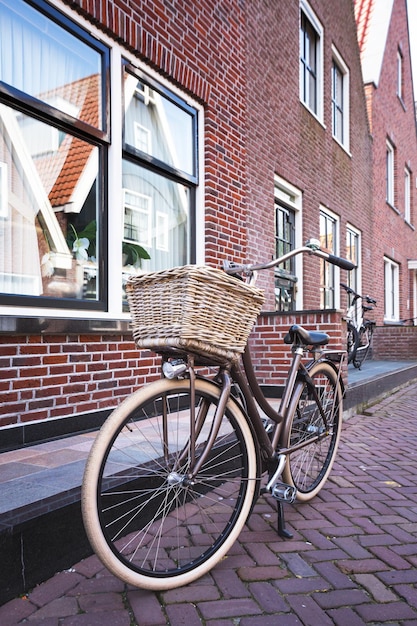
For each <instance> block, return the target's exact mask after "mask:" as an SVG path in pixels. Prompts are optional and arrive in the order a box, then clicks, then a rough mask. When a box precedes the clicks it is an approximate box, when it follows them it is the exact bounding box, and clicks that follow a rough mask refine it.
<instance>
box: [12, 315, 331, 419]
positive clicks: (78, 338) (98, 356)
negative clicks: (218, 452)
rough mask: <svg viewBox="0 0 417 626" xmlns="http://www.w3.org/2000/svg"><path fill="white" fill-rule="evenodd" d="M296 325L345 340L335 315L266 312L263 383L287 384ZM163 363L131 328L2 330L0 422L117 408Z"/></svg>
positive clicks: (256, 350) (256, 336) (260, 359)
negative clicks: (290, 335) (111, 331)
mask: <svg viewBox="0 0 417 626" xmlns="http://www.w3.org/2000/svg"><path fill="white" fill-rule="evenodd" d="M294 323H301V324H304V325H305V326H306V328H308V329H309V330H318V329H320V330H322V331H324V332H328V333H329V334H330V335H331V337H332V339H331V342H330V344H329V347H331V348H332V349H340V348H341V346H342V345H343V337H344V334H343V326H342V325H340V326H339V324H340V315H339V314H337V313H320V312H318V313H305V314H302V315H300V316H295V315H284V316H282V315H278V316H277V315H271V316H267V315H266V316H262V317H261V318H260V320H259V324H258V325H257V326H256V328H255V330H254V333H253V336H252V337H251V346H252V354H253V359H254V363H255V365H256V373H257V376H258V377H259V382H260V383H261V384H265V385H270V384H277V385H281V384H283V382H284V379H285V372H286V371H287V369H288V365H289V362H290V361H289V360H290V357H291V354H290V352H289V346H286V345H285V344H284V343H283V337H284V335H285V334H286V332H287V331H288V328H289V327H290V326H291V325H292V324H294ZM159 363H160V360H159V358H158V357H155V355H153V354H152V353H151V352H149V351H139V350H137V349H136V348H135V345H134V343H133V341H132V340H131V335H130V333H127V334H118V335H116V334H115V335H110V336H109V335H103V336H97V335H29V336H27V335H22V336H20V337H16V336H12V337H8V336H5V335H3V336H1V335H0V368H1V380H0V406H1V413H0V427H1V426H8V425H11V424H23V423H26V422H29V421H36V420H47V419H51V418H57V417H68V416H71V415H78V414H82V413H88V412H91V411H100V410H103V409H106V408H113V407H115V406H117V405H118V404H119V403H120V402H121V401H122V400H123V399H124V398H125V397H126V396H127V395H129V394H130V393H131V392H132V391H134V390H135V389H136V388H138V387H139V386H141V385H143V384H146V383H149V382H151V381H152V380H156V379H157V378H159V376H160V373H159Z"/></svg>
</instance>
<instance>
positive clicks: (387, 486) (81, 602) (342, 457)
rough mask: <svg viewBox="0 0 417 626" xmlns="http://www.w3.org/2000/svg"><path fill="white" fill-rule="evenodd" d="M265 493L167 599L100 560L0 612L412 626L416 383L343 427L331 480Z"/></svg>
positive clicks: (83, 623) (42, 620) (416, 598)
mask: <svg viewBox="0 0 417 626" xmlns="http://www.w3.org/2000/svg"><path fill="white" fill-rule="evenodd" d="M285 510H286V518H287V525H288V528H289V529H290V530H291V531H292V532H293V533H294V537H293V539H292V540H283V539H281V538H279V537H278V535H277V534H276V531H275V524H276V512H275V508H274V502H273V501H270V500H266V499H264V498H261V499H260V500H259V502H258V503H257V505H256V507H255V510H254V512H253V514H252V516H251V518H250V519H249V521H248V524H247V526H246V527H245V529H244V530H243V532H242V533H241V536H240V538H239V541H238V542H237V543H236V544H235V546H234V548H233V549H232V551H231V552H230V554H229V555H228V557H227V558H225V559H224V560H223V561H222V562H221V563H220V564H219V565H218V566H217V567H216V568H215V569H214V570H212V572H211V573H210V574H208V575H206V576H205V577H204V578H202V579H200V580H199V581H197V582H195V583H193V584H191V585H189V586H187V587H183V588H179V589H176V590H172V591H167V592H166V593H152V592H148V591H143V590H138V589H134V588H131V587H128V586H126V585H124V584H123V583H122V582H120V581H119V580H117V579H116V578H114V577H113V576H112V575H110V574H109V573H108V572H107V571H106V570H105V569H103V567H102V565H101V564H100V563H99V561H98V560H97V558H96V557H90V558H88V559H86V560H84V561H82V562H80V563H76V564H75V565H74V566H73V567H72V568H71V569H70V570H68V571H64V572H60V573H58V574H56V575H55V576H54V577H53V578H51V579H50V580H48V581H47V582H45V583H43V584H40V585H39V586H38V587H36V588H35V589H33V590H32V591H31V592H30V593H29V594H28V595H27V596H25V597H23V598H18V599H15V600H12V601H10V602H8V603H7V604H4V605H3V606H2V607H0V624H1V625H2V626H12V625H13V624H23V623H28V624H30V625H32V626H35V625H36V624H42V625H45V626H58V625H60V626H95V625H100V626H106V625H109V626H183V625H184V626H201V625H202V624H204V625H206V626H237V625H239V626H293V625H295V624H304V625H306V626H310V625H311V626H326V625H327V624H336V625H337V626H359V625H361V624H366V625H374V624H386V625H388V626H393V625H397V624H398V625H401V626H411V625H412V624H414V625H417V567H416V566H417V382H415V383H413V384H411V385H409V386H408V387H406V388H404V389H402V390H401V391H399V392H397V393H395V394H392V395H391V396H390V397H388V398H386V399H385V400H383V401H382V402H380V403H378V404H377V405H375V406H374V407H372V408H371V409H368V411H367V412H366V415H355V416H353V417H351V418H350V419H349V420H348V421H347V422H346V423H345V425H344V431H343V433H342V442H341V446H340V449H339V454H338V458H337V461H336V463H335V466H334V470H333V473H332V475H331V477H330V479H329V481H328V482H327V484H326V485H325V487H324V489H323V490H322V492H321V493H320V494H319V496H317V497H316V498H315V499H314V501H313V502H311V503H309V504H298V505H295V506H288V507H286V509H285Z"/></svg>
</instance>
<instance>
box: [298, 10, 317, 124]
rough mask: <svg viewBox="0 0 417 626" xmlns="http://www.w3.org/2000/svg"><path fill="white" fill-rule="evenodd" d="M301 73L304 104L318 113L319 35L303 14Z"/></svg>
mask: <svg viewBox="0 0 417 626" xmlns="http://www.w3.org/2000/svg"><path fill="white" fill-rule="evenodd" d="M300 39H301V71H302V74H303V94H302V98H303V102H304V103H305V104H306V105H307V106H308V107H309V108H310V109H311V110H312V111H313V112H314V113H317V46H318V35H317V33H316V31H315V30H314V28H313V27H312V25H311V24H310V22H309V21H308V20H307V18H306V16H305V15H304V14H303V13H302V14H301V37H300Z"/></svg>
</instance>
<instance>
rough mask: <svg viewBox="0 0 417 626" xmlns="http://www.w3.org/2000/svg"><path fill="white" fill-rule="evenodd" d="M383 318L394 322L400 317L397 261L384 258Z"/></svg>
mask: <svg viewBox="0 0 417 626" xmlns="http://www.w3.org/2000/svg"><path fill="white" fill-rule="evenodd" d="M384 294H385V303H384V319H385V321H387V322H396V321H398V320H399V317H400V307H399V303H400V268H399V265H398V263H395V261H392V260H391V259H389V258H387V257H385V258H384Z"/></svg>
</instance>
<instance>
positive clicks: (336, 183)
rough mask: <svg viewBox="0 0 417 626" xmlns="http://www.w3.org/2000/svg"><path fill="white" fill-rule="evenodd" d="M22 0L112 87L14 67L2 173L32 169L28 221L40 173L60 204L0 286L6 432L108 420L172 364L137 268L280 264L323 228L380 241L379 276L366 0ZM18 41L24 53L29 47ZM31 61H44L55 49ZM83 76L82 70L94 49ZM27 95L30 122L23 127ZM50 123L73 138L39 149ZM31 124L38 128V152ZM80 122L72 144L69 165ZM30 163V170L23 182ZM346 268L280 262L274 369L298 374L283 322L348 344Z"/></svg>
mask: <svg viewBox="0 0 417 626" xmlns="http://www.w3.org/2000/svg"><path fill="white" fill-rule="evenodd" d="M18 5H19V6H18V8H17V10H16V12H15V11H14V9H13V7H12V5H10V6H9V3H8V2H6V3H4V4H3V8H2V11H3V12H4V14H5V15H4V16H3V18H4V19H3V20H2V21H3V24H5V25H7V24H8V22H7V20H11V21H12V22H13V23H14V24H17V25H18V28H17V31H16V32H18V33H22V38H21V41H23V39H24V37H23V35H24V34H25V30H24V29H25V28H28V27H27V26H26V25H22V24H21V22H23V21H24V20H21V17H22V16H25V17H26V13H27V12H28V11H30V13H32V12H35V13H36V15H38V16H41V18H42V20H45V22H46V23H47V25H48V29H49V28H51V32H52V31H53V28H52V27H54V28H57V29H58V31H57V32H58V33H59V35H60V36H55V37H51V43H50V45H49V47H45V48H43V47H42V50H43V55H44V58H43V60H42V68H43V71H44V72H45V73H48V65H47V63H48V62H50V59H49V57H50V58H51V59H54V60H55V62H56V63H57V64H58V65H59V59H60V58H61V57H60V56H59V55H58V56H57V54H56V53H57V52H60V53H61V50H60V48H59V46H58V48H59V50H56V49H55V47H54V46H56V43H55V42H56V41H61V37H62V47H63V48H65V50H64V52H62V57H63V59H67V61H68V58H69V57H71V59H72V58H73V57H76V56H77V55H78V54H79V56H80V58H81V59H83V62H84V64H85V63H86V61H84V60H85V59H86V58H88V59H89V60H90V57H91V67H94V68H96V69H95V70H94V71H98V74H97V75H98V78H99V85H100V88H99V89H97V88H96V91H95V95H93V97H92V98H93V100H94V98H95V100H94V101H95V103H96V108H95V109H94V113H93V112H92V111H93V107H91V105H89V106H88V107H87V104H86V100H84V101H83V105H82V106H81V104H78V100H76V99H75V96H74V95H71V97H70V95H69V91H70V90H69V87H68V86H69V84H71V85H72V86H73V85H75V82H76V81H75V79H74V78H73V76H72V74H71V76H70V75H69V76H68V78H66V81H67V82H66V83H65V84H64V85H62V84H60V85H59V89H58V87H57V86H56V85H50V84H49V85H46V84H43V81H42V80H40V79H39V82H38V84H36V78H35V79H34V85H32V83H31V81H29V80H28V79H26V78H25V79H24V80H23V82H22V81H21V82H18V79H17V78H16V76H17V72H15V73H14V74H13V71H12V72H11V73H10V75H0V81H1V82H0V102H1V107H0V109H1V112H2V117H0V121H1V122H2V132H3V138H5V139H4V141H3V144H2V146H1V147H2V151H0V165H1V164H3V170H1V169H0V173H1V172H2V171H3V180H4V179H5V176H4V173H5V172H7V171H8V172H13V175H12V176H10V177H8V179H7V180H8V181H9V182H8V185H9V194H8V196H9V199H11V200H10V206H11V207H12V208H11V209H10V211H11V213H12V209H13V211H15V214H18V216H19V219H23V218H24V216H23V217H22V216H21V215H20V213H21V212H22V211H21V210H20V211H19V209H15V208H14V206H12V199H13V198H14V197H15V196H16V195H18V193H20V194H21V195H22V194H23V192H22V191H21V189H25V190H26V191H25V194H27V195H28V196H30V198H35V200H36V201H37V202H39V204H40V205H41V206H42V208H41V209H39V213H37V217H36V219H35V222H34V221H33V218H31V219H30V220H29V219H28V218H27V216H26V218H27V219H28V222H29V224H26V230H27V231H28V237H29V239H28V241H29V240H30V238H32V239H31V240H32V243H33V237H34V235H33V232H34V231H33V226H34V224H35V226H36V228H37V230H36V233H37V234H36V237H37V239H36V241H37V242H38V244H39V251H38V252H36V250H35V253H34V257H33V258H36V254H37V255H38V257H39V261H40V262H42V263H43V266H42V268H41V270H42V271H40V272H39V271H38V274H39V276H37V275H35V274H34V273H33V272H32V269H33V268H31V267H29V266H30V263H28V260H27V259H25V258H24V259H23V260H20V259H18V260H16V255H15V256H13V254H15V252H14V251H15V248H16V247H17V248H22V241H21V239H20V235H19V237H18V238H17V239H16V237H15V233H14V235H13V236H14V239H13V238H12V241H14V242H15V243H14V246H15V247H14V248H13V246H11V248H12V249H11V255H12V261H11V262H10V261H9V265H8V266H7V267H6V265H4V267H3V266H1V261H2V259H1V258H0V273H1V272H3V276H4V277H6V278H7V280H8V281H9V282H6V278H5V279H4V281H3V283H1V282H0V285H2V287H1V291H2V294H1V295H0V308H1V314H2V321H1V324H0V367H1V370H2V376H1V381H0V394H1V399H0V401H1V404H2V409H1V413H0V426H2V427H4V428H3V429H2V439H3V446H4V447H7V446H13V445H20V444H23V443H30V442H31V441H34V440H36V439H38V438H43V437H45V436H60V435H62V434H65V433H66V432H71V431H73V430H78V429H83V428H93V427H95V426H96V425H97V424H99V423H101V421H102V420H103V418H104V417H105V415H106V414H107V413H108V411H109V410H110V409H111V408H112V407H113V406H115V405H116V404H117V403H118V402H119V401H120V400H121V399H122V398H123V397H125V396H126V395H127V394H128V393H130V392H131V391H132V390H133V389H134V388H136V387H137V386H138V385H141V384H143V383H144V382H147V381H149V380H152V379H154V378H155V377H158V375H159V374H158V366H157V361H155V359H154V357H153V355H152V354H150V353H148V352H143V353H141V354H139V353H138V351H137V350H135V347H134V344H133V342H132V339H131V334H130V330H129V322H128V314H127V312H126V307H125V301H124V296H123V290H122V284H123V281H124V279H125V277H126V275H128V274H129V273H135V272H137V271H141V269H145V270H147V269H149V270H153V269H162V267H167V266H172V265H180V264H183V263H186V262H192V263H194V262H197V263H207V264H210V265H214V266H219V264H220V263H221V261H222V260H223V259H224V258H234V259H235V260H238V261H239V260H240V261H242V260H249V261H254V260H264V259H268V258H271V256H272V255H275V254H276V253H277V251H279V250H282V249H286V248H285V246H294V245H298V244H301V243H303V242H304V241H305V240H306V239H307V238H309V237H319V238H321V241H322V244H323V245H325V246H326V247H327V248H329V249H331V250H332V251H333V252H335V253H336V254H340V255H341V256H350V257H352V258H355V255H360V256H358V261H361V263H360V269H359V270H358V272H357V273H356V280H358V281H359V284H360V285H361V287H363V290H364V291H365V290H367V291H372V289H371V285H373V280H374V267H373V263H372V246H373V231H372V221H373V218H372V211H373V204H372V186H371V185H369V181H370V180H372V147H373V142H372V138H371V136H370V134H369V127H368V119H367V114H366V102H365V95H364V90H363V83H362V76H361V65H360V56H359V48H358V45H357V36H356V24H355V16H354V10H353V5H352V2H351V1H350V0H342V1H341V2H339V3H338V7H337V11H335V10H334V3H333V2H332V1H331V0H316V1H314V2H313V1H311V2H309V3H308V2H306V1H305V0H301V1H299V0H292V1H291V2H289V3H288V2H285V3H284V2H275V1H272V0H271V1H269V2H260V1H259V2H258V0H255V1H254V2H248V3H243V2H241V1H240V0H231V1H229V2H219V1H214V0H213V1H211V0H210V1H209V0H207V1H204V2H200V3H198V4H190V3H187V2H184V1H180V0H178V1H174V2H171V3H163V2H158V1H155V2H147V3H137V2H133V1H131V2H117V3H113V2H106V3H103V2H90V1H89V0H80V1H77V2H69V1H68V2H61V1H58V0H56V1H55V2H53V6H52V8H51V5H47V4H44V3H43V2H42V1H40V0H39V1H38V0H36V1H35V2H34V3H33V4H26V3H24V2H23V0H19V2H18ZM27 17H28V22H30V21H31V20H30V19H29V18H30V16H29V15H28V16H27ZM6 18H7V19H6ZM32 24H35V21H34V20H33V19H32ZM5 28H7V26H5ZM19 29H21V30H19ZM48 29H45V31H44V32H48V33H49V30H48ZM65 33H69V36H70V38H71V40H70V41H68V42H67V41H66V40H65V37H64V36H63V35H64V34H65ZM300 34H301V35H302V37H301V40H302V41H303V44H302V49H301V48H300ZM15 39H16V41H19V37H16V38H15ZM26 39H27V38H26ZM34 41H36V37H34ZM74 43H77V46H79V50H78V47H77V46H76V47H75V48H74ZM38 45H39V46H41V44H40V43H39V44H38ZM22 48H23V44H22ZM67 50H70V51H71V52H70V54H69V55H68V54H67V52H66V51H67ZM74 50H76V54H75V53H74ZM32 52H33V51H32ZM0 53H1V54H2V56H6V58H7V55H8V54H9V55H10V50H9V49H8V48H7V47H3V49H1V51H0ZM404 53H405V54H406V53H407V50H406V49H405V50H404ZM25 54H27V51H26V52H25ZM22 55H23V53H22ZM14 58H15V61H14V63H15V66H16V67H18V66H19V64H20V65H21V64H22V62H23V60H24V57H23V56H20V52H15V53H14ZM32 64H33V65H32ZM28 65H29V69H30V70H31V71H33V72H34V76H35V77H36V76H37V75H38V74H39V61H37V57H36V55H34V54H32V55H31V57H30V62H29V61H28ZM81 66H82V67H84V65H83V64H81ZM63 67H67V66H65V65H64V63H63ZM97 67H98V68H99V70H97ZM36 69H37V71H36V72H35V70H36ZM73 72H74V76H77V77H78V74H77V72H78V73H79V72H80V69H79V66H78V65H77V64H76V62H75V61H74V70H73ZM84 73H85V74H86V75H85V76H83V77H82V78H83V80H84V82H85V81H86V78H87V77H88V76H87V70H84ZM40 74H41V75H42V72H41V73H40ZM70 80H71V83H70ZM83 80H79V79H78V82H79V85H78V91H77V94H79V93H80V89H81V84H82V83H83ZM72 89H73V88H72ZM52 92H54V93H53V95H51V94H52ZM73 93H74V91H73V90H72V91H71V94H73ZM78 97H79V96H78V95H77V98H78ZM68 100H72V102H71V103H70V104H68V102H67V101H68ZM76 105H77V106H76ZM10 111H14V112H15V119H16V120H17V122H18V126H19V128H18V127H17V126H16V128H15V127H14V126H13V129H15V130H14V131H13V129H12V130H10V128H11V126H10V125H9V126H7V124H6V122H7V120H9V119H12V117H13V116H11V115H10ZM39 123H41V124H42V127H41V128H42V132H40V133H39V140H38V143H39V144H42V145H43V143H47V142H50V141H52V139H53V141H56V144H54V146H55V147H54V152H52V151H51V145H50V144H49V143H48V145H47V146H46V147H44V148H43V149H42V150H41V149H40V148H39V145H33V144H34V143H36V142H34V141H33V139H32V138H33V136H34V135H33V129H34V128H35V126H36V124H39ZM6 128H7V129H9V130H7V131H6V130H5V129H6ZM36 128H37V127H36ZM50 128H52V129H58V130H59V133H60V134H59V135H57V133H55V132H52V131H50ZM28 129H29V130H28ZM46 129H48V133H47V132H44V131H45V130H46ZM149 129H151V131H152V133H151V132H150V130H149ZM167 129H168V130H167ZM38 130H39V129H37V132H38ZM29 131H30V132H29ZM13 133H14V134H13ZM25 133H26V134H25ZM49 135H51V137H49ZM151 135H152V136H151ZM17 136H19V137H20V138H21V140H22V141H23V143H25V142H26V148H25V149H23V148H22V149H20V152H19V151H18V146H21V145H22V141H20V143H19V141H18V140H17ZM63 136H65V138H66V139H68V141H67V144H68V145H69V147H68V148H67V152H66V159H64V156H62V159H61V161H60V162H61V165H60V167H61V168H62V169H61V170H59V174H57V173H56V172H57V171H58V169H59V168H58V166H57V163H58V158H55V157H58V156H60V155H62V151H63V146H65V145H66V143H65V141H63V140H62V137H63ZM31 137H32V138H31ZM71 138H72V141H71ZM75 140H77V141H75ZM77 142H78V143H77ZM79 144H81V147H80V145H79ZM75 145H77V146H78V153H77V154H78V155H79V156H78V160H77V159H75V157H74V154H75V149H74V146H75ZM27 153H29V154H30V156H31V158H32V160H33V162H31V161H30V159H29V161H28V165H27V166H26V167H27V171H28V172H29V171H30V172H31V176H30V175H29V174H27V172H26V170H25V168H24V167H23V164H24V163H26V161H25V159H26V158H27ZM51 154H53V156H51ZM10 155H12V156H14V157H15V155H18V156H19V159H20V160H19V163H21V164H22V167H20V168H19V169H18V168H16V167H15V164H16V162H17V161H16V158H11V156H10ZM80 155H83V157H81V156H80ZM81 158H84V162H85V167H84V168H83V170H82V171H81V168H79V169H80V172H79V173H78V174H77V176H75V175H74V173H73V171H74V167H73V166H72V167H71V168H70V167H69V164H70V163H71V164H73V163H74V162H75V163H77V162H78V163H80V160H81ZM62 163H66V164H67V165H68V167H64V166H62ZM87 164H88V167H87ZM46 165H48V167H46ZM91 169H93V175H92V174H91ZM35 170H36V171H35ZM45 170H48V176H49V177H52V178H53V176H55V179H54V184H51V183H48V184H47V180H49V179H47V177H46V174H45ZM22 171H23V173H24V174H22ZM69 172H71V173H72V174H71V175H70V173H69ZM19 176H20V177H21V178H22V180H23V182H24V183H25V184H21V185H19V186H18V188H14V187H13V185H14V184H15V180H17V179H18V180H20V178H19ZM34 180H36V181H38V183H39V184H37V185H36V186H35V185H34V183H33V181H34ZM138 181H139V182H138ZM48 185H49V186H48ZM28 188H29V191H30V194H29V192H28V191H27V189H28ZM64 189H65V190H66V191H65V194H66V195H65V194H64V191H63V190H64ZM19 190H20V191H19ZM59 190H61V191H60V197H58V198H57V195H59V194H58V193H57V192H58V191H59ZM82 190H84V194H83V193H82ZM53 192H54V193H53ZM64 195H65V197H64ZM4 197H5V195H4V194H3V201H4ZM80 197H81V200H80ZM24 200H25V202H27V198H26V196H25V197H24ZM35 200H32V202H33V203H35ZM42 203H43V204H42ZM45 207H46V208H45ZM154 207H155V208H154ZM173 207H175V227H173V228H171V227H170V228H169V229H168V224H171V221H172V215H173V210H172V208H173ZM1 210H2V208H1V206H0V211H1ZM32 210H34V209H32ZM4 211H5V215H7V214H6V209H4ZM83 216H84V217H83ZM6 222H7V220H6ZM139 226H140V228H141V229H142V230H144V231H146V233H147V234H146V236H145V235H144V234H143V232H141V233H140V234H139V235H138V230H139ZM15 228H16V226H15ZM158 228H159V230H158ZM26 230H25V233H26ZM32 231H33V232H32ZM13 232H14V231H12V234H13ZM19 232H20V231H19ZM74 233H75V234H74ZM0 234H1V233H0ZM3 236H4V237H5V239H4V241H7V239H6V238H7V234H6V233H4V235H3ZM122 241H123V248H122V245H121V242H122ZM93 242H94V251H93V249H92V243H93ZM41 243H42V245H41ZM139 244H140V245H139ZM359 244H360V245H359ZM35 247H36V246H35ZM27 250H29V244H28V248H27ZM129 254H130V255H131V256H130V258H129ZM132 254H133V256H132ZM138 255H139V256H140V255H142V260H138ZM0 256H1V253H0ZM147 256H150V260H148V259H147ZM414 258H417V257H414ZM6 261H7V259H5V260H4V262H5V263H6ZM18 263H20V265H19V266H18ZM32 265H33V264H32ZM74 265H75V269H74ZM138 266H141V267H140V268H139V269H138ZM18 267H19V268H20V269H18ZM22 267H23V268H24V270H23V269H21V268H22ZM80 267H81V270H80ZM4 268H6V269H4ZM121 268H122V269H121ZM38 269H39V268H38ZM22 276H23V278H22ZM295 276H297V278H298V281H297V282H295ZM77 280H78V283H77ZM340 280H343V281H345V282H346V280H347V276H346V272H343V271H340V272H339V270H336V271H335V273H334V274H333V273H331V272H329V271H328V268H327V267H325V266H323V265H322V264H320V262H319V261H318V260H317V259H313V258H304V259H303V260H298V261H297V263H296V264H295V265H294V266H291V267H290V266H288V267H286V268H284V271H281V272H278V273H276V274H275V275H274V273H273V272H270V273H268V274H266V273H265V274H264V275H263V276H262V277H261V278H260V285H261V286H263V287H264V288H265V289H266V293H267V301H266V305H265V307H264V311H263V314H262V317H261V319H260V321H259V324H258V325H257V327H256V328H255V331H254V336H253V340H252V341H253V348H254V355H255V364H256V367H257V371H258V374H259V376H260V378H261V380H262V382H263V383H264V384H266V385H268V384H270V383H271V382H273V383H277V384H280V383H281V382H282V380H283V375H284V366H285V361H286V358H287V357H286V356H285V354H284V348H283V346H282V342H281V337H282V334H283V332H284V331H285V329H286V328H287V327H288V325H289V324H291V323H294V322H296V321H299V322H302V323H303V324H305V325H306V326H309V327H310V328H316V327H318V326H320V328H324V329H325V330H326V331H328V332H329V334H330V335H331V337H332V345H333V346H334V347H341V346H343V345H344V337H345V326H344V322H343V320H342V315H343V309H344V308H345V307H346V301H345V297H344V293H340V288H339V281H340ZM10 285H11V287H10ZM27 285H29V286H27ZM368 286H369V288H368ZM60 290H61V291H60ZM71 290H72V291H71Z"/></svg>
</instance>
